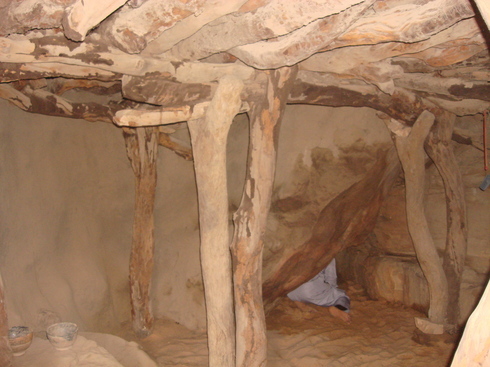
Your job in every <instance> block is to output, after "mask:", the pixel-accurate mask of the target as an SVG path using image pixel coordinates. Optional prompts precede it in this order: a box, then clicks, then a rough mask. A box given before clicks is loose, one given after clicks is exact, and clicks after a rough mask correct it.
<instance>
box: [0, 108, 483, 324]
mask: <svg viewBox="0 0 490 367" xmlns="http://www.w3.org/2000/svg"><path fill="white" fill-rule="evenodd" d="M0 110H1V111H2V114H1V115H0V134H1V142H2V143H1V145H0V157H1V161H0V162H1V164H0V177H1V180H0V185H1V190H0V218H1V220H0V241H1V242H0V243H1V245H0V272H1V274H2V276H3V279H4V283H5V287H6V303H7V307H8V312H9V317H10V323H11V325H18V324H27V325H30V326H32V327H34V328H35V329H38V330H41V329H42V328H43V327H44V326H45V325H46V324H47V323H50V322H51V321H53V320H56V319H61V320H64V321H74V322H77V323H79V324H80V326H81V328H82V329H84V330H92V331H108V330H110V329H111V328H113V327H116V326H118V325H119V324H120V323H122V322H126V321H128V319H129V315H130V313H129V294H128V293H129V289H128V274H127V272H128V264H129V250H130V245H131V227H132V218H133V217H132V216H133V198H134V178H133V174H132V171H131V168H130V165H129V162H128V159H127V157H126V152H125V147H124V141H123V138H122V134H121V131H120V130H119V129H118V128H116V127H115V126H112V125H110V124H106V123H89V122H85V121H80V120H68V119H61V118H52V117H47V116H40V115H32V114H28V113H25V112H23V111H20V110H19V109H17V108H15V107H13V106H11V105H9V104H8V103H7V102H5V101H0ZM176 134H177V135H178V137H179V138H180V139H182V140H186V139H188V133H187V130H186V129H185V128H183V129H180V130H178V131H177V133H176ZM390 144H391V140H390V137H389V134H388V132H387V130H386V128H385V126H384V124H383V123H382V122H381V121H380V120H379V119H378V118H377V117H376V113H375V111H373V110H370V109H364V108H363V109H349V108H342V109H340V108H339V109H333V108H323V107H311V106H288V108H287V113H286V117H285V121H284V122H283V125H282V130H281V137H280V141H279V151H278V153H279V158H278V169H277V175H276V185H275V189H274V197H273V205H272V211H271V215H270V217H269V222H268V231H267V235H266V251H265V254H264V255H265V256H264V260H265V272H267V261H268V259H269V258H271V255H272V254H277V253H280V252H281V251H287V250H288V249H289V248H291V247H294V246H297V245H299V244H300V243H301V241H304V240H305V239H306V238H308V236H309V234H310V231H311V227H312V225H313V224H314V222H315V220H316V215H317V214H318V212H319V211H320V210H321V208H323V206H324V205H325V204H326V203H328V201H329V200H331V199H332V198H333V197H335V196H336V195H337V194H339V193H340V192H342V191H343V190H345V189H346V188H347V187H349V186H350V185H351V184H352V183H354V182H356V181H358V180H359V179H361V178H362V177H363V175H364V174H365V172H366V171H367V170H368V169H369V167H370V166H371V165H372V164H373V163H374V160H375V156H376V152H377V150H379V149H386V148H387V147H388V146H389V145H390ZM247 146H248V128H247V119H246V117H245V116H239V117H237V119H236V121H235V122H234V124H233V126H232V129H231V131H230V137H229V144H228V150H229V160H228V175H229V177H228V186H229V194H230V227H231V226H232V222H231V213H232V212H233V210H234V209H235V208H236V207H237V206H238V204H239V201H240V197H241V190H242V185H243V179H244V175H245V161H246V151H247ZM466 148H467V147H466ZM158 159H159V161H158V187H157V201H156V213H155V218H156V225H155V228H156V229H155V240H156V249H155V271H154V278H153V299H152V302H153V307H154V313H155V316H156V317H161V316H165V317H170V318H172V319H174V320H175V321H177V322H179V323H181V324H183V325H185V326H187V327H189V328H203V327H205V317H204V315H205V308H204V304H203V302H204V301H203V287H202V280H201V275H200V266H199V225H198V217H197V198H196V189H195V181H194V172H193V165H192V162H187V161H185V160H183V159H182V158H180V157H178V156H177V155H175V154H174V153H173V152H171V151H169V150H167V149H165V148H162V147H160V148H159V157H158ZM461 159H462V160H463V161H462V164H464V162H466V161H465V160H466V158H465V156H463V155H462V156H461ZM472 180H473V181H477V179H476V177H474V178H473V179H472ZM469 187H471V188H469V190H470V191H469V194H470V196H469V197H468V201H469V215H470V222H471V223H470V238H472V239H471V242H470V250H469V253H470V257H469V258H470V259H474V262H475V264H476V263H478V264H480V265H478V266H479V267H478V269H480V270H479V271H480V273H479V274H480V275H481V274H483V272H484V271H485V269H486V262H485V261H487V260H488V258H489V256H488V253H487V252H485V251H488V248H489V247H488V246H486V244H488V238H489V236H488V232H487V231H488V226H487V227H486V228H483V227H482V224H481V221H478V218H480V217H481V218H482V219H481V220H484V218H485V216H484V215H481V211H484V209H485V205H486V207H487V208H488V204H485V203H483V202H482V201H481V197H480V196H478V197H476V196H475V198H473V199H472V196H471V195H473V194H471V193H472V192H473V191H471V190H473V189H474V187H475V183H474V182H471V184H469ZM474 190H476V189H474ZM483 194H484V195H487V196H486V197H487V198H488V194H489V193H488V192H485V193H483ZM474 195H481V193H480V192H476V191H475V192H474ZM396 197H398V196H396ZM432 197H434V198H435V197H438V199H437V200H439V201H438V202H439V203H440V200H441V199H440V198H441V194H440V190H435V192H432V191H430V192H429V198H430V200H432ZM397 203H398V204H397V205H399V201H397ZM472 203H473V204H472ZM353 205H355V203H353ZM438 206H440V205H439V204H437V205H435V206H434V207H431V208H430V209H431V210H436V208H437V207H438ZM394 208H398V206H396V205H395V206H394ZM397 210H398V209H397ZM400 210H401V209H400ZM393 215H394V218H398V216H397V214H396V213H394V214H393ZM431 218H434V219H431V220H432V222H431V225H432V226H435V227H437V228H435V229H434V231H435V232H434V233H435V237H436V240H437V242H438V243H440V242H441V239H440V233H442V232H441V231H444V230H443V229H440V228H439V226H441V224H440V221H441V220H440V212H439V211H437V210H436V211H435V212H434V213H431ZM472 221H475V222H477V223H479V224H478V225H476V224H473V222H472ZM486 223H488V219H487V222H486ZM397 228H398V227H397ZM476 228H479V229H478V230H476ZM390 233H391V232H390ZM390 233H387V234H386V236H388V237H389V236H392V235H393V234H392V233H391V234H390ZM475 243H478V245H477V246H476V247H475V246H474V244H475ZM482 254H483V255H484V256H487V257H486V259H487V260H482V259H481V257H482V256H483V255H482ZM485 254H486V255H485ZM346 263H347V262H346Z"/></svg>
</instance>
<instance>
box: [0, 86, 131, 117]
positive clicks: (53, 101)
mask: <svg viewBox="0 0 490 367" xmlns="http://www.w3.org/2000/svg"><path fill="white" fill-rule="evenodd" d="M0 98H3V99H6V100H8V101H9V102H11V103H12V104H14V105H15V106H17V107H19V108H21V109H23V110H24V111H27V112H31V113H40V114H43V115H49V116H60V117H69V118H76V119H84V120H87V121H104V122H112V120H113V117H114V115H115V113H116V111H118V110H119V109H123V108H127V107H129V106H131V105H132V104H134V103H132V102H129V101H126V102H123V104H116V103H109V104H107V105H102V104H99V103H95V102H86V103H80V102H71V101H69V100H67V99H65V98H63V97H61V96H58V95H56V94H54V93H50V92H48V91H46V90H44V89H32V88H31V87H30V86H26V87H24V88H23V89H22V90H21V91H19V90H17V89H15V88H13V87H12V86H10V85H6V84H0ZM128 102H129V103H128Z"/></svg>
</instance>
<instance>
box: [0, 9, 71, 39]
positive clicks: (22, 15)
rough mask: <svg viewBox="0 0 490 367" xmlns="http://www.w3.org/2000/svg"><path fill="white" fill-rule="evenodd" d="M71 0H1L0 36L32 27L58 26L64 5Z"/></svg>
mask: <svg viewBox="0 0 490 367" xmlns="http://www.w3.org/2000/svg"><path fill="white" fill-rule="evenodd" d="M73 1H74V0H62V1H59V0H43V1H42V2H37V1H3V2H2V3H1V9H2V11H1V12H0V36H4V35H9V34H13V33H19V34H22V33H26V32H28V31H30V30H32V29H48V28H59V27H60V26H61V19H62V17H63V12H64V10H65V7H66V6H67V5H70V3H72V2H73Z"/></svg>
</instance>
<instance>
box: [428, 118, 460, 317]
mask: <svg viewBox="0 0 490 367" xmlns="http://www.w3.org/2000/svg"><path fill="white" fill-rule="evenodd" d="M438 120H439V123H438V124H437V125H436V126H435V129H433V131H431V132H430V133H429V137H428V139H427V141H426V144H425V150H426V152H427V154H428V155H429V157H430V158H431V159H432V161H433V162H434V164H435V165H436V167H437V170H438V171H439V174H440V175H441V177H442V181H443V183H444V192H445V194H446V219H447V220H446V222H447V229H446V231H447V234H446V248H445V251H444V258H443V268H444V271H445V273H446V277H447V281H448V290H449V295H448V296H449V301H448V314H447V322H448V324H450V325H457V323H458V319H459V294H460V290H461V280H462V276H463V270H464V263H465V259H466V248H467V243H468V226H467V220H466V201H465V197H464V185H463V178H462V176H461V172H460V170H459V167H458V164H457V162H456V157H455V156H454V150H453V147H452V145H451V144H452V143H451V137H452V134H453V130H454V123H455V120H456V116H455V115H453V114H451V113H449V112H446V113H444V114H442V116H441V117H439V118H438Z"/></svg>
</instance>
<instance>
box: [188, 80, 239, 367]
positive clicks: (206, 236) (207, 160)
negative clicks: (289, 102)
mask: <svg viewBox="0 0 490 367" xmlns="http://www.w3.org/2000/svg"><path fill="white" fill-rule="evenodd" d="M242 89H243V82H242V81H241V80H239V79H237V78H234V77H232V76H225V77H223V78H222V79H221V80H220V82H219V85H218V88H217V90H216V93H215V95H214V97H213V99H212V101H211V103H210V105H209V107H208V109H207V111H206V114H205V116H204V117H203V118H201V119H197V120H190V121H189V122H188V126H189V131H190V135H191V142H192V150H193V153H194V169H195V172H196V182H197V192H198V200H199V224H200V235H201V267H202V274H203V282H204V296H205V301H206V314H207V329H208V330H207V331H208V348H209V366H212V367H225V366H226V367H232V366H235V318H234V312H233V284H232V262H231V254H230V247H229V233H228V189H227V183H226V141H227V137H228V131H229V129H230V126H231V123H232V121H233V118H234V117H235V115H236V114H237V113H238V111H239V110H240V106H241V100H240V93H241V91H242Z"/></svg>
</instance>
